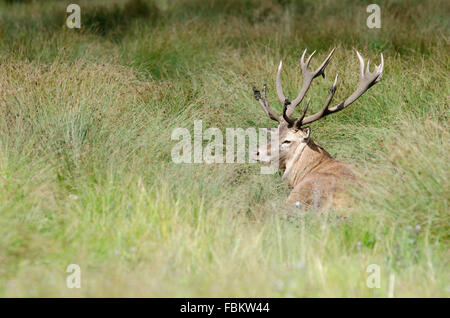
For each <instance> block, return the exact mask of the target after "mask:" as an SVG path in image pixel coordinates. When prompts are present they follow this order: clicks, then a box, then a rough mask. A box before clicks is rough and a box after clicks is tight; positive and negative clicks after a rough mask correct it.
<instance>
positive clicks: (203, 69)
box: [0, 0, 450, 297]
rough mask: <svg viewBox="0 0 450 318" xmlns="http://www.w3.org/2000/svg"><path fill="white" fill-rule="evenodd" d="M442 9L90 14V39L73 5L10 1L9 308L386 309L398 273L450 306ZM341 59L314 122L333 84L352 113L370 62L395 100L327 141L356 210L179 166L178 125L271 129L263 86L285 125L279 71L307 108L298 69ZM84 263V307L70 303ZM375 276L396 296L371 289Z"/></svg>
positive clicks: (249, 177) (332, 6) (95, 10)
mask: <svg viewBox="0 0 450 318" xmlns="http://www.w3.org/2000/svg"><path fill="white" fill-rule="evenodd" d="M438 2H439V3H436V2H433V3H432V2H423V1H393V0H392V1H385V2H383V3H382V4H381V8H382V28H381V29H380V30H369V29H367V27H366V25H365V19H366V17H367V13H366V12H365V8H366V5H367V4H368V3H364V2H360V1H350V0H347V1H269V0H267V1H250V0H249V1H244V2H240V1H219V0H217V1H211V2H203V1H194V0H184V1H176V2H170V1H155V2H151V1H85V2H80V5H81V8H82V28H81V29H80V30H69V29H67V28H66V27H65V17H66V13H65V4H64V3H62V2H58V1H43V2H41V1H39V2H35V1H5V2H4V3H1V4H0V12H2V13H1V15H0V36H1V39H2V41H1V42H0V228H1V229H2V231H1V232H0V295H2V296H226V297H228V296H267V297H273V296H282V297H289V296H294V297H302V296H306V297H316V296H321V297H323V296H326V297H329V296H356V297H361V296H366V297H385V296H387V295H388V286H389V279H390V277H392V275H394V276H395V286H394V287H395V288H394V295H395V296H403V297H409V296H448V292H449V286H450V281H449V274H448V266H449V264H448V262H449V252H448V251H449V249H448V247H449V245H448V243H449V213H448V211H449V207H448V203H449V197H450V193H449V181H448V178H449V169H448V162H449V156H448V153H449V150H450V149H449V144H448V140H449V127H448V109H449V108H448V102H449V95H450V94H449V87H450V85H449V84H450V83H449V79H448V73H449V60H448V59H449V54H448V52H449V47H448V35H449V32H448V31H449V21H448V17H447V16H446V15H445V11H446V10H445V8H447V9H448V4H447V2H445V1H438ZM132 8H134V9H132ZM136 8H138V9H136ZM133 10H134V11H133ZM447 11H448V10H447ZM133 12H134V13H133ZM83 17H84V20H83ZM83 21H84V22H83ZM332 46H337V47H338V50H337V52H336V54H335V57H334V58H333V61H332V63H331V64H330V65H329V66H328V68H327V77H326V79H325V80H323V79H317V82H315V83H314V84H313V87H312V88H311V90H310V92H309V95H310V96H311V97H312V105H313V106H312V108H313V110H312V111H314V110H317V109H318V107H320V105H321V102H322V101H323V100H324V99H325V98H326V95H327V88H328V87H329V86H330V84H331V81H332V79H333V78H334V74H336V73H337V72H338V73H339V74H340V79H341V80H340V84H339V87H338V92H337V94H336V100H339V99H343V98H345V97H346V96H348V94H350V93H351V92H352V90H353V89H354V87H355V85H356V83H357V74H358V65H357V64H358V63H357V59H356V56H355V53H354V49H355V48H357V49H358V50H360V51H362V52H363V55H364V56H366V57H368V58H370V59H371V60H372V61H373V60H374V59H375V60H376V61H377V60H378V55H379V53H380V52H383V54H384V55H385V60H386V63H385V74H384V75H383V81H382V82H381V83H379V84H377V85H376V86H374V87H373V88H371V89H370V91H369V92H368V93H367V94H366V95H365V96H364V97H362V98H361V99H360V100H359V101H358V102H356V103H355V104H354V105H352V106H351V107H350V108H349V109H348V110H346V111H344V112H341V113H339V114H337V115H334V116H329V117H327V118H325V119H324V120H322V121H320V122H318V123H315V124H314V125H313V127H312V134H313V138H314V139H315V140H317V141H318V142H319V143H320V144H321V145H323V146H324V147H325V148H326V149H327V150H328V151H329V152H330V153H331V154H335V155H336V157H337V158H338V159H340V160H343V161H346V162H353V163H356V164H357V165H358V170H357V171H358V173H359V174H360V177H361V179H362V180H363V186H362V188H360V189H349V191H350V193H352V194H353V195H352V198H353V201H352V202H353V204H352V206H351V207H350V208H349V209H347V210H344V211H342V210H338V211H335V210H331V211H327V212H326V213H322V214H317V213H314V212H311V211H309V212H308V211H301V210H300V209H297V208H295V207H291V206H286V205H285V204H284V200H285V198H286V197H287V195H288V194H289V189H287V187H286V185H284V184H283V182H282V181H281V178H280V176H279V175H277V174H275V175H260V174H259V169H258V167H257V166H256V165H252V164H240V165H206V164H191V165H189V164H184V165H177V164H174V163H172V161H171V157H170V152H171V149H172V147H173V145H174V143H173V142H172V141H171V140H170V135H171V132H172V129H173V128H175V127H187V128H189V129H192V126H193V121H194V120H198V119H201V120H203V123H204V126H205V127H206V126H215V127H219V128H220V129H223V130H224V129H225V128H226V127H244V128H245V127H252V126H258V127H264V126H269V125H272V123H271V122H270V120H269V119H267V118H266V117H265V115H264V114H263V112H262V111H261V110H260V108H259V105H258V104H257V103H256V102H255V101H254V100H253V97H252V92H251V87H252V86H253V85H257V86H261V85H262V84H263V83H267V84H268V85H269V89H270V90H269V98H270V100H271V101H272V104H273V108H275V109H277V111H278V112H280V111H281V105H277V103H275V100H276V97H275V94H274V83H273V81H274V72H275V70H276V67H277V63H278V62H279V59H280V58H283V61H284V63H285V68H284V73H283V85H284V87H285V90H286V93H287V94H288V96H294V95H295V94H296V93H297V91H298V89H299V87H300V86H301V76H300V70H299V68H298V58H299V55H300V52H301V51H302V50H303V49H304V48H306V47H307V48H308V49H309V50H310V51H312V50H314V49H317V50H318V52H317V56H316V57H315V58H314V60H313V62H312V64H313V67H314V66H317V65H318V63H320V60H321V59H322V58H323V57H324V56H325V55H326V54H327V51H328V50H330V49H331V47H332ZM377 63H378V62H377ZM343 215H344V216H346V217H345V218H342V216H343ZM71 263H76V264H79V265H80V266H81V269H82V288H81V289H68V288H67V287H66V277H67V275H68V274H67V273H66V272H65V270H66V268H67V266H68V265H69V264H71ZM370 264H379V265H380V267H381V288H380V289H370V288H368V287H367V285H366V279H367V275H368V274H367V273H366V268H367V266H368V265H370ZM391 292H392V291H391Z"/></svg>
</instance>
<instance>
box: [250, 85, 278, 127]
mask: <svg viewBox="0 0 450 318" xmlns="http://www.w3.org/2000/svg"><path fill="white" fill-rule="evenodd" d="M266 91H267V85H266V84H264V86H263V98H264V101H262V100H261V92H260V91H259V90H257V89H256V87H254V86H253V95H254V96H255V99H256V100H257V101H258V102H259V104H260V105H261V107H262V109H263V110H264V112H265V113H266V114H267V116H269V117H270V119H273V120H275V121H277V122H280V118H279V117H278V116H277V114H275V112H274V111H273V110H272V108H270V106H269V102H268V101H267V95H266Z"/></svg>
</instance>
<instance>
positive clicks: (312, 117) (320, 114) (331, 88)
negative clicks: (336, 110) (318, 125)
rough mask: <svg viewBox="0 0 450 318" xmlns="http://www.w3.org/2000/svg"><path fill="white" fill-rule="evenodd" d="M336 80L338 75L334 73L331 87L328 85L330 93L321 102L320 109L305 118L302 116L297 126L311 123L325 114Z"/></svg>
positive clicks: (331, 98)
mask: <svg viewBox="0 0 450 318" xmlns="http://www.w3.org/2000/svg"><path fill="white" fill-rule="evenodd" d="M337 80H338V75H337V74H336V77H335V78H334V82H333V85H331V87H330V94H329V95H328V98H327V100H326V101H325V103H324V104H323V106H322V109H321V110H320V111H319V112H318V113H316V114H314V115H311V116H308V117H306V118H305V119H303V118H302V120H301V121H300V122H298V123H297V125H298V127H300V126H302V125H306V124H309V123H312V122H314V121H316V120H318V119H320V118H322V117H323V116H325V115H324V114H325V113H326V112H327V110H328V106H330V103H331V101H332V100H333V96H334V94H335V93H336V88H337ZM303 117H304V116H303Z"/></svg>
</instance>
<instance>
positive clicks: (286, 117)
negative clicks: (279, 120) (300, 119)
mask: <svg viewBox="0 0 450 318" xmlns="http://www.w3.org/2000/svg"><path fill="white" fill-rule="evenodd" d="M290 104H291V102H290V101H289V99H287V98H286V99H285V100H284V107H283V118H284V120H285V121H286V122H287V123H288V124H289V126H293V125H295V120H294V119H291V118H290V117H289V116H288V115H287V114H286V111H287V109H288V106H289V105H290Z"/></svg>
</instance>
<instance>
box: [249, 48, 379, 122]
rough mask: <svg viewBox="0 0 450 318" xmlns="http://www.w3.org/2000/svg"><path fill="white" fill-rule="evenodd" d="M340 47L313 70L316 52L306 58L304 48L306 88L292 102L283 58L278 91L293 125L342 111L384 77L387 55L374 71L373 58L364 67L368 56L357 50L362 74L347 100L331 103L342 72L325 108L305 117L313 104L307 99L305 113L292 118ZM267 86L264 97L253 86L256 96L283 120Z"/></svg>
mask: <svg viewBox="0 0 450 318" xmlns="http://www.w3.org/2000/svg"><path fill="white" fill-rule="evenodd" d="M335 49H336V48H333V49H332V50H331V52H330V53H329V54H328V56H327V57H326V58H325V60H324V61H323V62H322V64H321V65H320V66H319V67H318V68H317V69H316V70H315V71H314V72H311V71H309V70H308V66H309V63H310V61H311V58H312V57H313V55H314V53H315V52H316V51H314V52H313V53H311V55H310V56H309V57H308V59H307V60H306V62H305V55H306V50H304V51H303V54H302V57H301V59H300V66H301V68H302V72H303V85H302V88H301V90H300V92H299V94H298V96H297V98H295V99H294V100H293V101H292V102H290V101H289V100H288V99H287V98H286V96H285V95H284V94H283V88H282V87H281V67H282V65H283V63H282V62H281V61H280V65H279V66H278V72H277V77H276V91H277V95H278V99H279V100H280V101H281V102H282V103H283V105H284V107H283V119H284V120H285V121H286V122H287V123H288V124H289V126H295V127H297V128H300V127H301V126H302V125H306V124H309V123H312V122H314V121H316V120H319V119H320V118H322V117H325V116H327V115H329V114H332V113H336V112H338V111H341V110H342V109H344V108H345V107H347V106H349V105H350V104H351V103H353V102H354V101H355V100H357V99H358V98H359V97H360V96H361V95H363V94H364V93H365V92H366V91H367V90H368V89H369V88H370V87H372V86H373V85H375V84H376V83H378V82H379V81H380V80H381V77H382V75H383V68H384V59H383V54H381V64H380V65H378V66H375V70H374V71H373V72H370V70H369V61H368V62H367V68H366V70H365V71H364V60H363V58H362V57H361V55H360V54H359V52H358V51H356V55H357V56H358V59H359V63H360V68H361V69H360V76H359V82H358V87H357V89H356V90H355V91H354V92H353V94H351V95H350V96H349V97H348V98H347V99H346V100H344V101H343V102H341V103H340V104H338V105H337V106H334V107H332V108H329V106H330V103H331V101H332V99H333V96H334V94H335V93H336V87H337V80H338V76H337V75H336V78H335V79H334V82H333V85H332V86H331V87H330V94H329V95H328V98H327V100H326V101H325V103H324V104H323V106H322V109H321V110H320V111H319V112H318V113H316V114H314V115H311V116H308V117H306V118H305V115H306V112H307V111H308V107H309V105H310V101H309V100H308V102H307V103H306V106H305V108H304V109H303V113H302V115H301V116H300V117H299V118H295V119H293V118H291V115H292V114H293V112H294V110H295V107H296V106H297V105H298V104H300V103H301V102H302V100H303V98H304V97H305V95H306V92H307V91H308V89H309V87H310V86H311V83H312V81H313V79H315V78H316V77H318V76H320V75H322V76H323V77H325V68H326V67H327V65H328V63H329V62H330V60H331V57H332V56H333V53H334V51H335ZM266 89H267V86H266V85H265V84H264V88H263V99H264V101H263V100H261V93H260V92H259V91H258V90H257V89H256V88H255V87H253V93H254V95H255V98H256V100H257V101H258V102H259V104H260V105H261V107H262V108H263V110H264V112H265V113H266V114H267V115H268V116H269V117H270V118H271V119H273V120H275V121H277V122H280V120H281V119H280V118H279V117H278V116H277V115H276V114H275V113H274V111H273V110H272V109H271V108H270V106H269V103H268V101H267V97H266Z"/></svg>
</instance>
